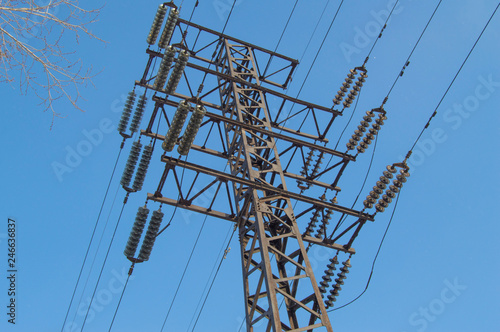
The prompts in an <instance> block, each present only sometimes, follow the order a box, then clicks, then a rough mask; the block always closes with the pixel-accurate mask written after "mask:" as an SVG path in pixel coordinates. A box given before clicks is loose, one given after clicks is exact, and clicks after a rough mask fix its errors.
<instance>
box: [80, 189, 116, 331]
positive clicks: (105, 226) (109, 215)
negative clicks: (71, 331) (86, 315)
mask: <svg viewBox="0 0 500 332" xmlns="http://www.w3.org/2000/svg"><path fill="white" fill-rule="evenodd" d="M119 189H120V185H118V187H117V188H116V191H115V196H114V197H113V202H112V203H111V208H110V209H109V213H108V217H107V218H106V223H105V224H104V229H103V231H102V233H101V237H100V238H99V243H98V244H97V249H96V252H95V254H94V258H93V259H92V263H91V264H90V269H89V272H88V275H87V279H85V284H84V285H83V290H82V294H81V296H80V299H79V300H78V307H79V306H80V304H81V303H82V299H83V295H84V293H85V290H86V289H87V285H88V283H89V280H90V274H91V273H92V271H93V269H94V264H95V261H96V259H97V254H98V252H99V249H100V248H101V244H102V239H103V237H104V233H105V232H106V229H107V228H108V223H109V218H110V217H111V212H113V207H114V206H115V202H116V197H117V196H118V191H119ZM77 313H78V311H75V315H74V316H73V322H74V321H75V319H76V315H77Z"/></svg>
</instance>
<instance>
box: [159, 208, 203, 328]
mask: <svg viewBox="0 0 500 332" xmlns="http://www.w3.org/2000/svg"><path fill="white" fill-rule="evenodd" d="M207 217H208V215H205V219H203V223H202V224H201V228H200V231H199V232H198V236H197V237H196V241H195V242H194V245H193V249H191V254H190V255H189V258H188V261H187V263H186V266H185V267H184V271H183V272H182V276H181V280H179V283H178V284H177V289H176V290H175V293H174V297H173V299H172V302H171V303H170V306H169V307H168V311H167V315H166V316H165V320H164V321H163V325H162V326H161V330H160V331H163V328H164V327H165V324H166V323H167V319H168V316H169V315H170V311H171V310H172V306H173V305H174V302H175V299H176V297H177V293H178V292H179V289H180V288H181V285H182V281H183V280H184V276H185V275H186V271H187V269H188V267H189V263H191V258H193V254H194V250H195V249H196V246H197V245H198V240H199V239H200V235H201V232H202V231H203V227H205V222H206V221H207Z"/></svg>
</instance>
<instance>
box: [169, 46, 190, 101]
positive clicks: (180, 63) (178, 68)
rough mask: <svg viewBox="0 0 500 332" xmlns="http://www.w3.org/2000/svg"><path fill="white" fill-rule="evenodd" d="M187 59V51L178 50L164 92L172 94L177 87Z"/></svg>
mask: <svg viewBox="0 0 500 332" xmlns="http://www.w3.org/2000/svg"><path fill="white" fill-rule="evenodd" d="M188 60H189V53H188V52H187V51H184V50H182V51H180V53H179V57H178V58H177V62H176V63H175V66H174V69H173V70H172V75H171V76H170V78H169V79H168V83H167V86H166V87H165V92H166V93H168V94H172V93H174V92H175V90H176V89H177V86H178V85H179V82H180V81H181V77H182V74H183V73H184V69H185V68H186V64H187V63H188Z"/></svg>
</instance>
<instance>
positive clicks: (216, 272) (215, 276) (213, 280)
mask: <svg viewBox="0 0 500 332" xmlns="http://www.w3.org/2000/svg"><path fill="white" fill-rule="evenodd" d="M235 231H236V228H235V229H234V230H233V233H232V234H231V237H230V238H229V241H228V242H227V246H226V249H225V250H226V252H227V250H228V248H229V245H230V244H231V240H232V239H233V235H234V233H235ZM225 258H226V257H225V256H223V257H222V258H221V260H220V262H219V266H217V270H216V271H215V275H214V277H213V279H212V283H211V284H210V287H209V288H208V292H207V294H206V295H205V299H204V300H203V304H202V306H201V309H200V311H199V312H198V316H197V317H196V320H195V322H194V325H193V328H192V330H191V332H193V331H194V329H195V327H196V324H198V319H200V315H201V313H202V312H203V308H204V307H205V303H206V302H207V299H208V295H210V291H211V290H212V286H213V285H214V282H215V279H216V278H217V274H218V273H219V270H220V267H221V266H222V262H224V259H225Z"/></svg>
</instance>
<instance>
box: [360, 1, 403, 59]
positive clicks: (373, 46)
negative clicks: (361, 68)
mask: <svg viewBox="0 0 500 332" xmlns="http://www.w3.org/2000/svg"><path fill="white" fill-rule="evenodd" d="M398 3H399V0H397V1H396V3H395V4H394V6H392V9H391V12H390V13H389V16H387V19H386V20H385V22H384V25H383V26H382V29H380V33H379V35H378V37H377V38H376V39H375V41H374V42H373V45H372V48H370V51H369V52H368V55H367V56H366V59H365V63H364V64H365V65H366V63H367V62H368V59H369V58H370V54H372V51H373V49H374V48H375V45H377V42H378V40H379V39H380V38H381V37H382V33H383V32H384V30H385V28H386V27H387V22H389V19H390V18H391V16H392V12H393V11H394V9H395V8H396V6H397V5H398Z"/></svg>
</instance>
